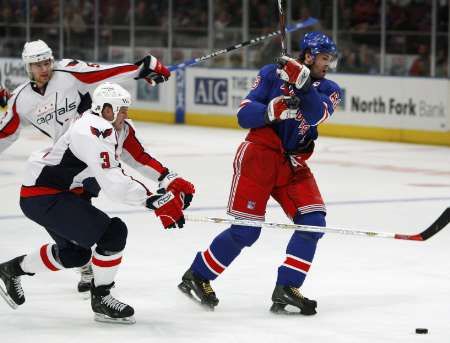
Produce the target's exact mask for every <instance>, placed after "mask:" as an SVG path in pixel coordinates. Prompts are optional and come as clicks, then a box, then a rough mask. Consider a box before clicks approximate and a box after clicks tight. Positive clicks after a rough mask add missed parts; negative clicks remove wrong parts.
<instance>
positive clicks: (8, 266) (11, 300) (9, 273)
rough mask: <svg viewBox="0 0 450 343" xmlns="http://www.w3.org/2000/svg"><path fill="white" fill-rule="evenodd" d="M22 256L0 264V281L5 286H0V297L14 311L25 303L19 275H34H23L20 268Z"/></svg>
mask: <svg viewBox="0 0 450 343" xmlns="http://www.w3.org/2000/svg"><path fill="white" fill-rule="evenodd" d="M24 257H25V255H23V256H19V257H16V258H14V259H12V260H11V261H8V262H5V263H2V264H0V279H2V281H3V283H4V284H5V288H3V287H2V285H1V284H0V295H1V296H2V297H3V299H5V301H6V302H7V303H8V305H9V306H11V308H13V309H16V308H17V307H18V306H19V305H22V304H23V303H24V302H25V294H24V293H23V289H22V285H21V284H20V276H21V275H34V274H29V273H25V272H24V271H23V270H22V268H21V267H20V262H22V260H23V258H24Z"/></svg>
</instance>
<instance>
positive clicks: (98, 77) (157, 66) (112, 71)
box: [55, 55, 170, 85]
mask: <svg viewBox="0 0 450 343" xmlns="http://www.w3.org/2000/svg"><path fill="white" fill-rule="evenodd" d="M55 70H57V71H61V72H67V73H70V74H71V75H72V76H73V77H75V78H76V79H77V80H78V81H80V82H81V83H83V84H86V85H96V84H99V83H101V82H105V81H109V82H117V81H124V80H127V79H135V80H138V79H145V80H146V81H147V82H149V83H150V84H152V85H155V84H157V83H160V82H164V81H166V80H168V78H169V77H170V71H169V69H168V68H167V67H166V66H164V65H163V64H162V63H161V62H160V61H159V60H158V59H157V58H156V57H154V56H152V55H147V56H145V57H144V58H143V59H142V60H139V61H137V62H136V63H133V64H132V63H122V64H111V65H102V64H97V63H86V62H83V61H79V60H70V59H65V60H62V61H60V62H59V64H58V67H56V68H55Z"/></svg>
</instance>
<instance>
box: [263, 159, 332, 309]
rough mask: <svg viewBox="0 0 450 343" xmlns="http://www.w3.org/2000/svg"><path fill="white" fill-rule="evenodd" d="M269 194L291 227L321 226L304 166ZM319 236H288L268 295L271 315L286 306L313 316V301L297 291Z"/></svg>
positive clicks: (315, 192)
mask: <svg viewBox="0 0 450 343" xmlns="http://www.w3.org/2000/svg"><path fill="white" fill-rule="evenodd" d="M273 195H274V198H275V199H276V200H277V201H278V202H279V203H280V204H281V205H282V207H283V209H284V211H285V212H286V214H287V215H288V216H289V217H290V218H292V220H293V221H294V223H295V224H300V225H314V226H325V206H324V203H323V200H322V197H321V195H320V192H319V189H318V187H317V184H316V182H315V180H314V176H313V174H312V173H311V171H310V170H309V168H308V167H306V166H305V168H303V169H302V170H301V171H297V173H296V175H295V177H294V178H292V181H291V182H290V183H289V184H288V185H287V186H285V187H280V188H277V189H276V191H275V192H274V194H273ZM322 236H323V234H322V233H315V232H302V231H296V232H294V234H293V235H292V237H291V239H290V241H289V243H288V246H287V248H286V258H285V260H284V262H283V264H282V265H281V266H280V267H279V268H278V277H277V282H276V287H275V289H274V292H273V295H272V301H273V302H274V305H273V306H272V308H271V310H272V311H273V312H284V308H285V306H286V305H288V304H289V305H293V306H296V307H298V308H300V310H301V313H302V314H305V315H311V314H315V313H316V307H317V302H316V301H314V300H310V299H308V298H305V297H304V296H303V295H302V294H301V293H300V292H299V288H300V287H301V286H302V285H303V282H304V281H305V278H306V276H307V275H308V271H309V269H310V267H311V264H312V262H313V259H314V255H315V252H316V247H317V242H318V240H319V239H320V238H321V237H322Z"/></svg>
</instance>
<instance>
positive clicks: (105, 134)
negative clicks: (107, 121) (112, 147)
mask: <svg viewBox="0 0 450 343" xmlns="http://www.w3.org/2000/svg"><path fill="white" fill-rule="evenodd" d="M112 131H113V130H112V129H111V128H109V129H106V130H105V131H101V130H99V129H97V128H96V127H93V126H91V133H92V134H93V135H94V136H96V137H100V136H102V137H103V138H106V137H108V136H110V135H111V133H112Z"/></svg>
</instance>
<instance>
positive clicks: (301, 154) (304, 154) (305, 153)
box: [287, 140, 315, 171]
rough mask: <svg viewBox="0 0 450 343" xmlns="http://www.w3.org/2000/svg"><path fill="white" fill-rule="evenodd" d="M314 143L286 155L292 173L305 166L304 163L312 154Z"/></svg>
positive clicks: (310, 142)
mask: <svg viewBox="0 0 450 343" xmlns="http://www.w3.org/2000/svg"><path fill="white" fill-rule="evenodd" d="M314 146H315V144H314V141H312V140H311V141H309V142H308V143H307V144H306V145H305V146H304V147H302V148H300V149H299V150H297V151H291V152H288V153H287V156H288V157H289V162H290V163H291V166H292V168H293V169H294V171H298V170H299V169H302V168H305V167H306V166H307V164H306V161H307V160H308V159H309V158H310V157H311V155H312V154H313V152H314Z"/></svg>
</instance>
